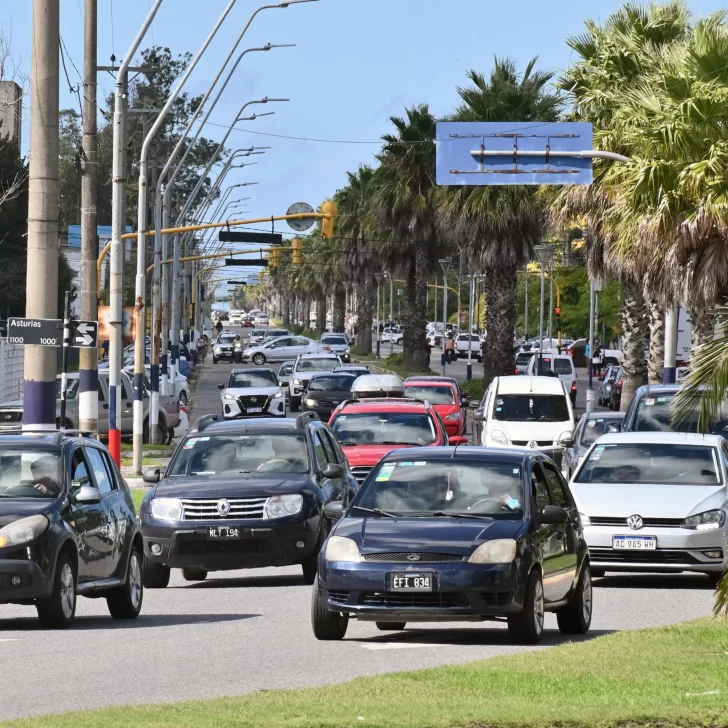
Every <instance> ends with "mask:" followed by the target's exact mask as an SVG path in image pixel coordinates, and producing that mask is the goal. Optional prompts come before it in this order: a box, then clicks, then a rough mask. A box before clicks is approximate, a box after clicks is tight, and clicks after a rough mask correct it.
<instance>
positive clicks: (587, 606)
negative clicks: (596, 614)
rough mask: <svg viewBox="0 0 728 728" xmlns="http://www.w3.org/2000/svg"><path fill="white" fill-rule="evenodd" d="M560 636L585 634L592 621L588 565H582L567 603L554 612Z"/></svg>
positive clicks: (590, 581) (590, 582)
mask: <svg viewBox="0 0 728 728" xmlns="http://www.w3.org/2000/svg"><path fill="white" fill-rule="evenodd" d="M556 620H557V621H558V623H559V629H560V630H561V633H562V634H586V633H587V632H588V631H589V627H590V625H591V620H592V580H591V571H590V569H589V564H584V568H583V569H582V570H581V576H580V577H579V583H578V584H577V585H576V591H575V592H574V595H573V596H572V597H571V599H570V600H569V603H568V604H567V605H566V606H565V607H562V608H561V609H559V611H558V612H556Z"/></svg>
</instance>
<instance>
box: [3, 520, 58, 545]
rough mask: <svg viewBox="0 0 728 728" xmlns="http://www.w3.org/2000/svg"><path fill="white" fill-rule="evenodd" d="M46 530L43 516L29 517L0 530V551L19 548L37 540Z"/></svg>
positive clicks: (46, 523)
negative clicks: (12, 547)
mask: <svg viewBox="0 0 728 728" xmlns="http://www.w3.org/2000/svg"><path fill="white" fill-rule="evenodd" d="M47 528H48V519H47V518H46V517H45V516H29V517H28V518H21V519H20V520H18V521H15V522H14V523H9V524H8V525H7V526H3V528H0V549H1V548H4V547H5V546H19V545H20V544H23V543H28V541H32V540H33V539H36V538H38V536H40V535H41V534H42V533H43V532H44V531H45V530H46V529H47Z"/></svg>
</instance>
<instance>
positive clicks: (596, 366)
mask: <svg viewBox="0 0 728 728" xmlns="http://www.w3.org/2000/svg"><path fill="white" fill-rule="evenodd" d="M602 358H603V355H602V347H601V346H599V344H596V345H595V346H594V356H592V368H593V371H594V373H595V374H596V375H597V376H600V375H601V373H602Z"/></svg>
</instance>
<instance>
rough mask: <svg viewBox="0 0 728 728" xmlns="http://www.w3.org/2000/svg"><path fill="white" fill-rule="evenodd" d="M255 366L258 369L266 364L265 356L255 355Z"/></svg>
mask: <svg viewBox="0 0 728 728" xmlns="http://www.w3.org/2000/svg"><path fill="white" fill-rule="evenodd" d="M253 364H255V366H257V367H259V366H262V365H263V364H265V354H260V353H258V354H253Z"/></svg>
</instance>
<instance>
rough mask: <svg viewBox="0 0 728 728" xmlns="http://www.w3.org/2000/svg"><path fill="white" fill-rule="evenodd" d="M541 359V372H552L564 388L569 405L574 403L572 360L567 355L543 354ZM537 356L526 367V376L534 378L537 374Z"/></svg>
mask: <svg viewBox="0 0 728 728" xmlns="http://www.w3.org/2000/svg"><path fill="white" fill-rule="evenodd" d="M540 358H541V372H542V373H543V372H553V373H554V374H555V375H556V376H557V377H558V378H559V379H560V380H561V381H562V382H563V383H564V385H565V386H566V389H567V391H568V392H569V396H570V397H571V404H572V405H573V404H575V403H576V369H575V367H574V360H573V359H572V358H571V357H570V356H569V355H568V354H551V353H546V352H544V353H543V354H542V356H541V357H540ZM538 360H539V356H538V354H534V355H533V356H532V357H531V359H530V360H529V362H528V366H527V367H526V375H527V376H531V377H533V376H536V375H537V374H538V373H539V372H538Z"/></svg>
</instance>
